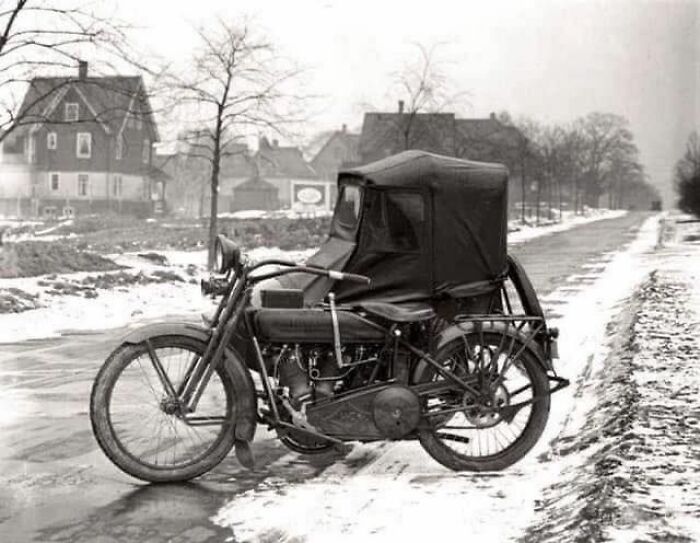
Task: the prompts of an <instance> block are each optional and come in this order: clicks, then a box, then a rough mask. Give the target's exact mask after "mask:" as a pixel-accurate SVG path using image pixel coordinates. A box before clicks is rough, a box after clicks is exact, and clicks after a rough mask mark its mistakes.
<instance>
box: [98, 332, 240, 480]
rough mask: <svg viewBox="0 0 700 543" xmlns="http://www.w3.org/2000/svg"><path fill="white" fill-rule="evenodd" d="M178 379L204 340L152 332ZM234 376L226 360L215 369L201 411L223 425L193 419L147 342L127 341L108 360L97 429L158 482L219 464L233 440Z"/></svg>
mask: <svg viewBox="0 0 700 543" xmlns="http://www.w3.org/2000/svg"><path fill="white" fill-rule="evenodd" d="M150 342H151V345H152V346H153V349H154V351H155V352H156V353H157V354H156V356H157V357H158V358H159V359H160V361H161V362H162V366H163V368H164V369H165V371H166V373H167V374H168V376H169V378H170V381H171V382H172V384H173V386H174V387H175V388H176V389H177V386H178V384H179V383H180V382H181V381H182V380H183V379H184V375H185V370H186V368H187V366H188V363H189V361H191V360H192V358H193V357H197V356H201V354H202V353H203V352H204V350H205V348H206V345H205V343H203V342H201V341H198V340H196V339H194V338H189V337H184V336H158V337H154V338H151V339H150ZM233 390H234V389H233V381H232V376H231V375H230V374H229V372H228V370H227V369H226V367H225V365H224V364H221V365H219V368H218V369H217V370H216V372H214V374H212V378H211V380H210V382H209V384H208V386H207V388H206V389H205V390H204V392H203V394H202V398H201V400H200V404H199V406H198V408H197V410H196V412H195V413H194V415H197V416H207V417H215V418H216V420H221V421H222V422H220V423H219V424H216V425H211V426H210V425H207V426H192V425H190V424H187V423H185V422H184V420H183V419H182V416H181V414H178V413H177V410H178V408H177V405H175V404H174V403H173V402H172V401H171V400H170V399H169V398H168V395H167V394H166V392H165V390H164V388H163V386H162V385H161V382H160V381H159V379H158V376H157V374H156V372H155V370H154V367H153V364H152V362H151V359H150V356H149V352H148V348H147V346H146V345H145V344H144V343H140V344H136V345H131V344H124V345H121V346H120V347H118V348H117V349H116V350H115V351H114V352H113V353H112V354H111V355H110V356H109V358H107V360H106V361H105V363H104V365H103V366H102V369H101V370H100V372H99V373H98V375H97V378H96V379H95V383H94V385H93V388H92V394H91V397H90V420H91V422H92V429H93V433H94V434H95V438H96V439H97V442H98V443H99V445H100V447H101V449H102V450H103V451H104V453H105V454H106V455H107V457H108V458H109V459H110V460H111V461H112V462H113V463H114V464H115V465H116V466H117V467H118V468H119V469H121V470H122V471H124V472H125V473H127V474H129V475H131V476H133V477H136V478H137V479H142V480H144V481H149V482H153V483H172V482H182V481H187V480H190V479H193V478H195V477H198V476H200V475H202V474H204V473H206V472H208V471H209V470H211V469H212V468H213V467H214V466H216V465H217V464H219V463H220V462H221V461H222V460H223V459H224V458H225V457H226V455H227V454H228V452H229V451H230V450H231V448H232V446H233V444H234V437H235V436H234V420H235V401H234V395H233Z"/></svg>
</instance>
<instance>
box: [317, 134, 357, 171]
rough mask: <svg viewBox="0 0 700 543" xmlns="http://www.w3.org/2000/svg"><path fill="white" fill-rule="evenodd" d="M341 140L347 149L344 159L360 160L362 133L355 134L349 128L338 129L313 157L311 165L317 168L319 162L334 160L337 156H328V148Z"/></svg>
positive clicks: (349, 160) (348, 160)
mask: <svg viewBox="0 0 700 543" xmlns="http://www.w3.org/2000/svg"><path fill="white" fill-rule="evenodd" d="M336 141H339V142H340V144H341V145H342V146H343V148H344V149H345V157H344V160H345V161H347V162H358V161H359V160H360V154H359V150H360V134H353V133H351V132H348V131H347V130H336V131H335V132H333V134H331V136H330V137H329V138H328V139H327V140H326V143H324V144H323V146H322V147H321V149H319V151H318V153H316V155H315V156H314V157H313V158H312V159H311V165H312V166H313V167H314V168H316V165H317V164H320V163H322V162H326V161H329V162H330V161H334V159H335V157H327V156H326V150H327V149H328V148H329V147H330V145H331V143H334V142H336Z"/></svg>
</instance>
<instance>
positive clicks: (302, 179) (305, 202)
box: [254, 137, 335, 212]
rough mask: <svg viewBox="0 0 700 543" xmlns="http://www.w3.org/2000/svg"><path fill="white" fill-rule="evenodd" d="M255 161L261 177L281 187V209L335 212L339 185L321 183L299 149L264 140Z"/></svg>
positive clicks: (325, 181)
mask: <svg viewBox="0 0 700 543" xmlns="http://www.w3.org/2000/svg"><path fill="white" fill-rule="evenodd" d="M254 161H255V162H254V163H255V166H256V168H257V175H258V177H260V178H261V179H263V180H265V181H266V182H267V183H269V184H271V185H273V186H275V187H277V191H278V193H277V196H278V200H279V205H280V207H283V208H291V209H295V210H298V211H309V212H315V211H320V210H323V211H328V210H330V209H331V208H332V206H333V202H334V200H333V192H332V191H333V187H334V186H335V183H334V182H332V181H328V180H323V179H319V176H318V174H317V173H316V171H315V170H314V169H313V168H312V167H311V165H310V164H309V163H308V162H307V161H306V160H305V159H304V155H303V153H302V152H301V149H299V148H298V147H291V146H289V147H288V146H282V145H280V144H279V142H278V141H277V140H272V141H271V142H270V141H269V140H268V139H267V138H265V137H262V138H260V140H259V143H258V152H257V153H256V155H255V157H254Z"/></svg>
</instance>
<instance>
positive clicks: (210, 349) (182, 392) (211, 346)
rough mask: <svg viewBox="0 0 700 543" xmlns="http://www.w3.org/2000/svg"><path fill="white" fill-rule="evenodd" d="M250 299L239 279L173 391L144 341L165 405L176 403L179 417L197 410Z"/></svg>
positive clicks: (153, 351) (156, 358) (241, 278)
mask: <svg viewBox="0 0 700 543" xmlns="http://www.w3.org/2000/svg"><path fill="white" fill-rule="evenodd" d="M249 297H250V292H249V290H246V289H245V278H244V277H239V278H237V279H236V281H235V283H234V284H233V285H232V287H231V288H230V289H229V290H228V292H227V296H225V297H224V300H225V304H224V302H223V301H222V304H221V305H220V306H219V309H218V310H217V312H216V315H215V320H214V322H212V329H211V336H210V338H209V341H208V343H207V347H206V349H205V350H204V353H203V354H202V355H201V356H199V357H194V358H193V359H192V361H191V362H190V365H189V367H188V368H187V370H186V372H185V378H184V379H183V380H182V382H181V383H180V385H179V386H178V387H177V389H176V388H175V387H174V386H173V384H172V382H171V381H170V378H169V377H168V375H167V373H166V372H165V369H164V368H163V365H162V363H161V361H160V359H159V357H158V355H157V353H156V352H155V349H154V348H153V346H152V344H151V342H150V341H148V340H146V347H147V349H148V354H149V357H150V359H151V362H152V364H153V367H154V369H155V371H156V374H157V375H158V379H159V380H160V382H161V385H162V386H163V389H164V390H165V392H166V394H167V399H166V400H165V401H166V402H169V403H173V402H174V403H176V404H177V405H178V406H179V411H180V413H181V414H183V415H185V414H187V413H193V412H194V411H195V410H196V409H197V405H198V403H199V400H200V398H201V397H202V393H203V392H204V390H205V389H206V387H207V385H208V384H209V380H210V379H211V376H212V374H213V373H214V371H216V369H217V368H218V366H219V364H221V361H222V359H223V358H224V354H225V352H226V346H227V345H228V344H229V341H230V340H231V338H232V337H233V334H234V332H235V329H236V325H237V324H238V322H239V319H240V317H241V314H242V313H243V311H244V310H245V308H246V306H247V302H248V299H249Z"/></svg>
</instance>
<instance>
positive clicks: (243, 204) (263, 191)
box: [231, 177, 280, 211]
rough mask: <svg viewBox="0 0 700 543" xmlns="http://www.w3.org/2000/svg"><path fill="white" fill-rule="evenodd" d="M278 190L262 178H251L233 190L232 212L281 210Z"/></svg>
mask: <svg viewBox="0 0 700 543" xmlns="http://www.w3.org/2000/svg"><path fill="white" fill-rule="evenodd" d="M279 207H280V203H279V194H278V189H277V187H276V186H274V185H273V184H272V183H269V182H267V181H265V180H264V179H261V178H260V177H251V178H250V179H248V180H247V181H244V182H243V183H241V184H240V185H238V186H237V187H235V188H234V189H233V201H232V203H231V211H244V210H248V209H262V210H266V211H272V210H275V209H279Z"/></svg>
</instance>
